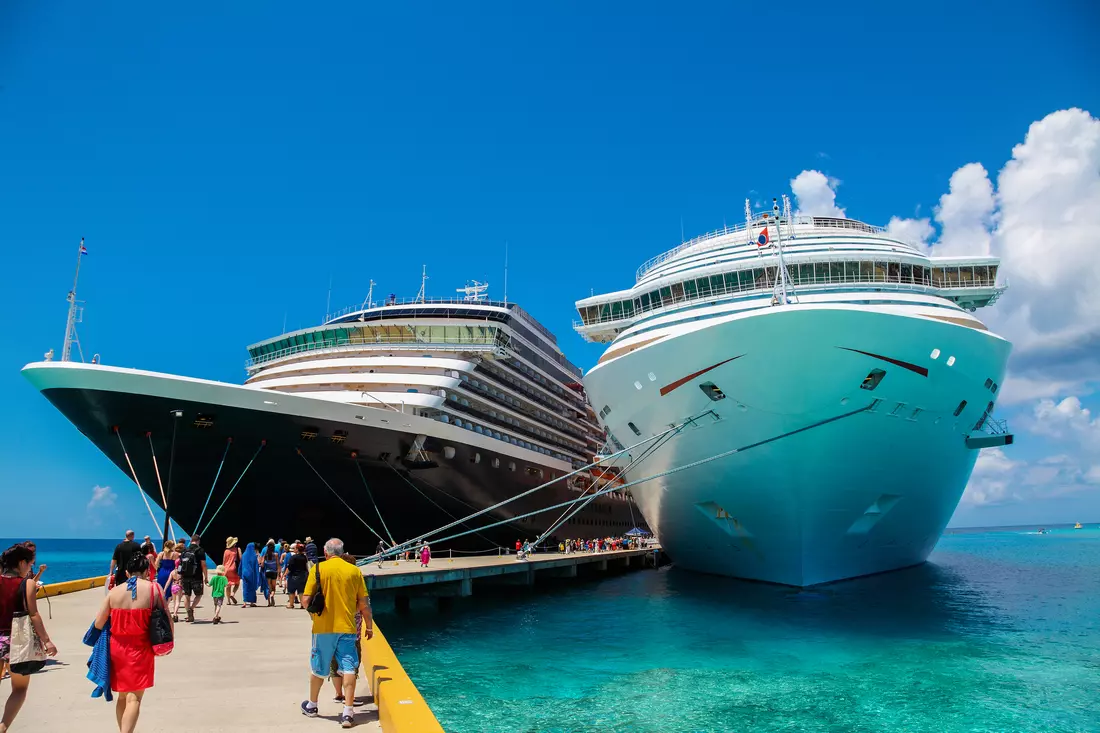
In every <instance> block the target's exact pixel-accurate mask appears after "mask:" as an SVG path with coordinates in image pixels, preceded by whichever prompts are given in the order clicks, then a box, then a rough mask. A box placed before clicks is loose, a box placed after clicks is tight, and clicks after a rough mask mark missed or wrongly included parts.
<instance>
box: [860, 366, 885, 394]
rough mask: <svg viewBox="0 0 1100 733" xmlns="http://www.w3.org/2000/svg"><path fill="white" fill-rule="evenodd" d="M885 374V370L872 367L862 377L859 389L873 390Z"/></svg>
mask: <svg viewBox="0 0 1100 733" xmlns="http://www.w3.org/2000/svg"><path fill="white" fill-rule="evenodd" d="M885 376H886V372H884V371H882V370H881V369H872V370H871V371H870V372H869V373H868V374H867V376H866V377H864V378H863V384H861V385H860V389H866V390H873V389H874V388H875V387H877V386H878V384H879V382H881V381H882V378H883V377H885Z"/></svg>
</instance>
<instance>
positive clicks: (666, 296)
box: [661, 288, 672, 305]
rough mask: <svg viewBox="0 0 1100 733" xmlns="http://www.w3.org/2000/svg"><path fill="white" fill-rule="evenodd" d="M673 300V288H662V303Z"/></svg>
mask: <svg viewBox="0 0 1100 733" xmlns="http://www.w3.org/2000/svg"><path fill="white" fill-rule="evenodd" d="M671 302H672V288H661V303H662V304H664V305H668V304H669V303H671Z"/></svg>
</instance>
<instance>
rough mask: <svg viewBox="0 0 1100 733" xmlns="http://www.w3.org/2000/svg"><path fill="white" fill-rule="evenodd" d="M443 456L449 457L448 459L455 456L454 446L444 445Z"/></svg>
mask: <svg viewBox="0 0 1100 733" xmlns="http://www.w3.org/2000/svg"><path fill="white" fill-rule="evenodd" d="M443 457H444V458H447V459H451V458H454V457H455V449H454V448H453V447H452V446H449V445H445V446H443Z"/></svg>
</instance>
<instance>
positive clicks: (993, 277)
mask: <svg viewBox="0 0 1100 733" xmlns="http://www.w3.org/2000/svg"><path fill="white" fill-rule="evenodd" d="M989 284H990V285H996V284H997V266H996V265H990V266H989Z"/></svg>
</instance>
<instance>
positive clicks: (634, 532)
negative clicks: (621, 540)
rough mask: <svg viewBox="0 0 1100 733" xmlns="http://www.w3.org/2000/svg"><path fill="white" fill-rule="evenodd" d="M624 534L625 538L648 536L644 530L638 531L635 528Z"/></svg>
mask: <svg viewBox="0 0 1100 733" xmlns="http://www.w3.org/2000/svg"><path fill="white" fill-rule="evenodd" d="M625 534H626V536H627V537H648V536H649V532H646V531H645V530H644V529H638V528H637V527H635V528H634V529H632V530H630V531H629V532H626V533H625Z"/></svg>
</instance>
